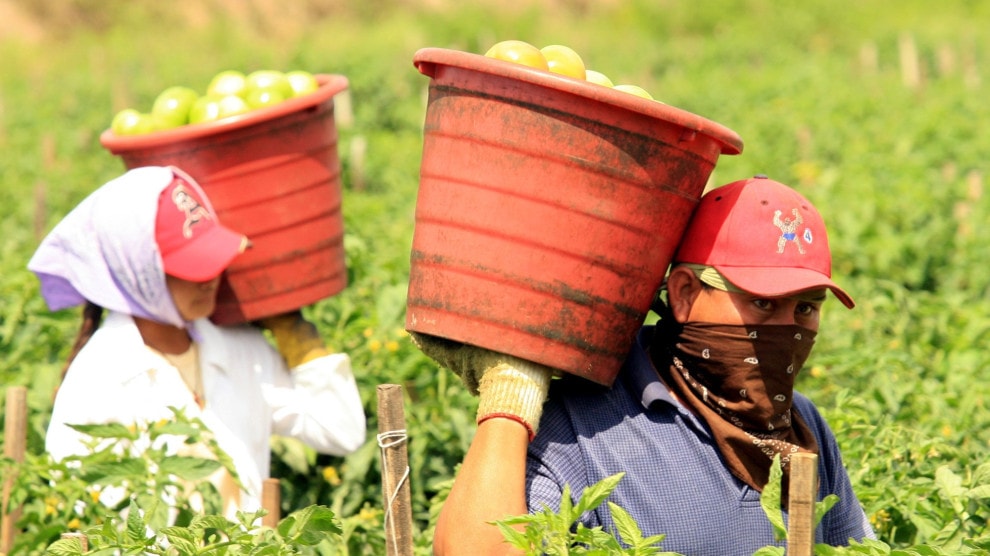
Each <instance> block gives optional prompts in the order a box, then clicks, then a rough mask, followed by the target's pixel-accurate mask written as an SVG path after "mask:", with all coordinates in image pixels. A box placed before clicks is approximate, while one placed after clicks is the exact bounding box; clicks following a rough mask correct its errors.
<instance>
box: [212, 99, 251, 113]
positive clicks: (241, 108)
mask: <svg viewBox="0 0 990 556" xmlns="http://www.w3.org/2000/svg"><path fill="white" fill-rule="evenodd" d="M217 103H218V104H219V105H220V116H219V117H220V118H229V117H230V116H237V115H238V114H243V113H245V112H248V111H250V110H251V107H250V106H248V103H247V101H245V100H244V99H243V98H241V97H239V96H237V95H226V96H223V97H220V100H219V101H217Z"/></svg>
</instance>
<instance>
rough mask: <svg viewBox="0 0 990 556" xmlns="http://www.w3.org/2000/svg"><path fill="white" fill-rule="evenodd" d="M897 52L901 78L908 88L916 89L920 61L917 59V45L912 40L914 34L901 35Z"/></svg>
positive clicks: (919, 76) (919, 81)
mask: <svg viewBox="0 0 990 556" xmlns="http://www.w3.org/2000/svg"><path fill="white" fill-rule="evenodd" d="M898 52H899V53H900V59H901V80H902V81H903V82H904V85H905V86H906V87H907V88H908V89H911V90H916V89H918V88H919V87H921V62H920V60H919V59H918V46H917V45H916V44H915V42H914V36H912V35H908V34H905V35H901V39H900V41H899V42H898Z"/></svg>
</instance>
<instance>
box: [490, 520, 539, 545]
mask: <svg viewBox="0 0 990 556" xmlns="http://www.w3.org/2000/svg"><path fill="white" fill-rule="evenodd" d="M517 523H518V522H517ZM495 525H496V526H498V530H499V531H501V532H502V537H503V538H505V540H506V542H508V543H509V544H511V545H512V546H513V547H515V548H518V549H520V550H527V549H529V548H531V546H530V543H529V540H528V539H527V537H526V535H525V534H524V533H523V532H521V531H519V530H517V529H516V528H514V527H512V525H510V524H509V522H508V520H506V521H498V522H496V523H495Z"/></svg>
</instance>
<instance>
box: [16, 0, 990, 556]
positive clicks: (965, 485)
mask: <svg viewBox="0 0 990 556" xmlns="http://www.w3.org/2000/svg"><path fill="white" fill-rule="evenodd" d="M192 4H196V5H197V7H193V6H189V7H186V8H184V9H179V6H178V5H175V6H173V5H172V4H169V3H164V4H163V3H155V2H149V1H147V0H141V1H128V2H124V1H120V0H114V1H113V2H111V7H109V8H108V7H107V5H106V3H105V2H95V1H93V0H66V1H61V0H45V1H42V2H34V1H27V0H15V2H13V3H11V5H12V6H14V7H18V8H22V9H23V10H24V11H26V12H27V14H28V16H29V17H32V18H34V17H43V18H45V19H42V20H33V19H32V20H30V21H29V23H31V22H37V21H40V22H41V25H40V27H41V28H42V32H41V35H42V36H41V37H40V38H37V39H35V38H34V36H33V35H31V34H30V33H29V32H28V31H30V30H31V27H32V26H31V25H17V24H10V23H8V21H16V20H15V19H11V18H8V17H5V18H4V21H2V22H0V58H2V59H3V64H0V148H2V149H3V156H0V176H3V186H2V187H0V206H3V215H4V218H2V219H0V238H2V239H0V261H3V265H4V267H3V271H4V272H3V273H2V275H3V278H2V280H0V297H2V299H3V301H4V302H3V304H2V305H0V354H2V357H0V384H4V385H15V384H17V385H27V386H28V387H29V395H28V406H29V416H28V417H29V422H28V443H27V444H28V455H27V458H26V462H27V463H26V465H27V466H28V467H26V468H25V471H24V472H23V475H25V476H28V477H31V478H32V480H33V482H35V483H38V484H50V483H52V482H53V481H54V480H55V479H58V487H59V488H63V489H65V490H64V493H61V494H59V495H58V496H60V497H61V498H58V499H57V500H55V499H53V501H55V502H56V503H54V504H52V508H53V509H54V512H53V513H51V514H48V513H46V508H47V506H46V505H45V503H44V502H45V498H44V494H42V493H40V492H38V496H39V497H34V498H31V499H30V501H28V500H27V499H26V498H25V497H24V496H23V495H20V496H21V497H20V498H18V499H17V500H18V501H24V502H25V514H24V516H25V518H26V519H28V520H29V522H26V523H27V525H26V527H28V530H27V531H26V532H25V534H24V535H21V536H19V537H18V539H19V540H20V539H22V538H24V539H25V542H29V544H30V545H31V546H32V547H34V548H35V549H37V547H39V546H43V545H44V543H45V542H48V541H50V540H51V539H52V538H55V537H56V536H57V535H58V533H60V532H64V531H68V530H72V529H73V527H69V526H68V525H69V524H70V523H73V522H72V519H80V521H83V520H82V519H81V517H80V516H79V515H77V514H75V513H73V511H72V510H71V508H70V507H69V506H70V505H69V504H68V503H67V501H68V500H86V499H87V498H86V497H87V496H88V494H87V491H86V490H85V488H86V486H87V485H85V484H84V482H83V481H82V479H81V478H79V477H75V478H72V479H71V480H64V481H63V480H62V479H63V478H64V477H68V476H70V475H71V474H72V473H74V471H73V470H71V469H69V468H65V469H64V470H63V469H60V468H58V467H57V466H52V467H49V466H48V463H43V459H44V456H43V454H44V441H43V439H44V433H45V429H46V426H47V420H48V416H49V414H50V411H51V402H52V395H53V392H54V390H55V388H56V386H57V384H58V381H59V374H60V371H61V368H62V365H63V362H64V358H65V355H66V354H67V352H68V350H69V347H70V345H71V343H72V340H73V338H74V336H75V333H76V328H77V326H78V313H77V312H76V311H62V312H59V313H50V312H48V311H47V309H46V307H45V306H44V303H43V301H42V300H41V299H40V297H39V296H38V291H37V287H38V286H37V281H36V280H35V278H34V277H33V276H32V275H30V273H28V272H27V271H26V269H25V265H26V263H27V260H28V258H29V257H30V255H31V253H32V252H33V250H34V247H35V246H36V245H37V242H38V241H39V240H40V239H41V237H42V235H43V234H44V232H45V231H46V230H47V229H49V228H50V227H51V226H52V225H53V224H54V223H55V222H56V221H57V220H58V219H60V218H61V216H62V215H64V214H65V213H66V212H67V211H68V210H69V209H70V208H71V207H72V206H74V205H75V204H76V203H78V202H79V201H80V200H81V199H82V198H83V197H84V196H85V195H86V194H87V193H88V192H89V191H91V190H92V189H94V188H95V187H96V186H97V185H99V184H101V183H104V182H105V181H107V180H109V179H110V178H112V177H115V176H116V175H118V174H119V173H120V172H121V171H122V169H123V166H122V164H121V163H120V161H119V160H117V159H116V158H114V157H113V156H111V155H109V154H108V153H107V152H106V151H105V150H104V149H103V148H102V147H101V146H100V145H99V142H98V136H99V133H100V132H101V131H102V130H103V129H105V128H106V127H107V126H108V125H109V121H110V118H111V116H112V114H113V113H114V112H115V111H116V110H118V109H120V108H123V107H125V106H128V105H137V104H145V105H147V104H148V103H150V101H151V100H152V99H153V97H154V95H155V94H156V93H157V92H158V91H160V90H161V89H162V88H164V87H165V86H167V85H172V84H187V85H190V86H194V87H197V88H199V87H202V86H203V85H205V82H206V80H207V79H208V78H209V77H210V76H211V75H213V74H214V73H216V72H217V71H219V70H221V69H226V68H239V69H242V70H246V71H247V70H252V69H258V68H261V67H269V68H284V69H293V68H302V69H308V70H311V71H314V72H324V73H340V74H343V75H346V76H347V78H348V80H349V83H350V86H349V95H348V100H349V101H350V110H349V111H348V112H346V113H345V110H343V109H342V105H341V104H340V103H338V106H337V108H338V110H337V118H338V127H339V144H338V148H339V152H340V155H341V162H342V165H343V174H342V176H343V180H344V186H345V190H344V205H343V206H344V218H345V230H346V237H345V247H346V251H347V257H348V261H347V262H348V272H349V276H348V277H349V286H348V288H347V289H346V290H345V291H344V292H342V293H341V294H340V295H338V296H336V297H334V298H333V299H329V300H324V301H322V302H320V303H317V304H315V305H314V306H312V307H308V308H307V309H306V314H307V317H309V318H311V319H312V320H313V321H314V322H316V323H317V325H318V327H319V328H320V330H321V332H322V333H323V335H324V337H325V338H327V340H328V342H329V343H330V345H331V346H334V347H336V348H338V349H342V350H345V351H347V352H348V353H350V354H351V356H352V359H353V362H354V368H355V369H356V371H357V374H358V381H359V386H360V387H361V391H362V395H363V399H364V404H365V409H366V412H367V414H368V416H369V431H374V430H375V427H376V425H377V422H376V418H375V414H376V405H375V396H374V392H375V387H376V386H377V385H378V384H381V383H397V384H401V385H402V386H403V387H404V390H405V392H406V406H405V407H406V419H407V424H406V429H407V431H408V432H409V438H410V442H409V460H410V467H411V476H410V485H411V487H412V495H413V513H414V519H415V524H416V527H417V533H418V534H417V540H416V542H417V550H418V551H421V552H423V553H428V552H429V543H430V531H431V527H432V523H433V521H434V519H435V511H436V507H437V505H438V504H439V502H440V501H441V500H442V499H443V496H444V493H445V489H446V488H449V484H450V480H451V478H452V477H453V474H454V470H455V469H456V465H457V463H458V462H460V461H461V459H462V458H463V455H464V453H465V451H466V449H467V446H468V445H469V443H470V440H471V438H472V436H473V431H474V424H473V423H474V410H475V408H476V404H477V401H476V399H474V398H472V397H471V396H470V395H468V394H467V393H466V392H465V390H464V388H463V387H462V386H461V385H460V383H459V382H458V381H457V379H456V377H454V375H452V374H451V373H449V372H447V371H445V370H442V369H439V368H437V366H436V365H435V364H433V363H432V362H431V361H429V360H427V359H426V358H425V357H424V356H423V355H422V354H421V353H420V352H419V351H418V350H417V349H416V348H415V347H414V346H412V344H411V343H410V342H409V341H408V338H407V337H406V336H405V334H404V332H403V330H402V329H403V327H404V322H403V318H404V304H405V299H404V296H405V288H406V285H407V278H408V270H409V251H410V246H411V239H412V230H413V218H414V211H415V201H416V187H417V184H418V172H419V157H420V154H421V147H422V145H421V138H422V129H421V125H422V121H423V116H424V108H425V94H424V93H425V89H426V86H427V84H428V80H427V79H426V78H425V77H424V76H422V75H421V74H419V72H417V71H416V70H415V68H413V66H412V63H411V60H412V55H413V53H414V52H415V51H416V49H418V48H421V47H426V46H441V47H450V48H458V49H464V50H470V51H474V52H479V51H482V50H483V49H485V48H486V47H487V46H489V45H491V44H493V43H494V42H495V41H496V40H500V39H505V38H520V39H523V40H528V41H530V42H533V43H535V44H550V43H562V44H568V45H570V46H572V47H574V48H575V49H577V50H578V51H579V52H580V53H581V54H582V55H583V56H584V58H585V61H586V62H587V63H588V65H589V67H592V68H595V69H599V70H601V71H605V72H606V73H608V74H609V75H610V76H612V77H613V78H615V79H617V80H621V81H625V82H634V83H638V84H640V85H642V86H644V87H645V88H646V89H648V90H650V91H651V92H653V93H654V94H655V95H656V96H657V97H658V98H660V99H662V100H664V101H665V102H667V103H669V104H672V105H674V106H677V107H680V108H684V109H686V110H689V111H692V112H694V113H696V114H700V115H702V116H705V117H707V118H710V119H712V120H714V121H716V122H719V123H722V124H724V125H726V126H728V127H730V128H731V129H733V130H735V131H737V132H738V133H739V134H740V136H741V137H742V138H743V140H744V141H745V144H746V146H745V150H744V152H743V154H741V155H739V156H734V157H722V158H721V159H720V160H719V163H718V166H717V168H716V170H715V172H714V175H713V177H712V184H713V185H714V184H718V183H724V182H727V181H730V180H733V179H737V178H739V177H744V176H747V175H752V174H755V173H760V172H762V173H767V174H769V175H770V176H772V177H774V178H776V179H779V180H781V181H784V182H787V183H791V184H792V185H794V186H795V187H797V188H799V189H800V190H801V191H802V192H803V193H804V194H805V195H806V196H808V197H809V198H810V199H811V200H812V201H813V202H814V203H815V204H816V206H818V208H819V209H820V210H821V212H822V213H823V214H824V215H825V217H826V221H827V222H828V223H829V227H830V238H829V239H830V244H831V246H832V250H833V267H834V271H833V274H834V276H835V278H836V280H837V281H838V282H839V283H841V284H843V286H844V287H846V289H847V290H848V291H850V293H851V294H852V295H853V297H854V298H855V299H856V301H857V307H856V309H855V310H853V311H845V310H844V309H843V308H841V307H839V306H838V305H837V304H835V305H834V306H833V304H832V303H831V302H830V303H828V304H827V306H826V308H825V311H824V312H823V315H822V333H821V334H820V335H819V337H818V346H817V347H816V349H815V352H814V353H813V355H812V358H811V359H810V360H809V363H808V366H807V368H806V370H805V372H803V373H802V376H801V377H799V384H798V386H799V389H800V390H801V391H802V392H804V393H805V394H807V395H809V396H810V397H811V398H812V399H813V400H815V401H816V402H817V403H818V404H819V405H820V407H822V409H823V411H824V412H825V414H826V417H827V418H828V420H829V422H830V423H831V424H832V426H833V428H834V429H835V432H836V436H837V438H838V441H839V443H840V446H841V447H842V449H843V453H844V456H845V464H846V466H847V468H848V469H849V472H850V475H851V477H852V480H853V484H854V487H855V489H856V491H857V493H858V495H859V497H860V500H861V502H862V503H863V505H864V507H865V509H866V511H867V515H868V516H869V517H870V520H871V522H872V523H873V525H874V527H875V529H876V531H877V533H878V535H879V537H880V539H881V540H880V541H867V542H864V543H863V545H862V546H858V547H855V548H856V549H857V550H859V552H855V553H858V554H888V553H891V554H921V553H928V554H940V553H954V554H960V553H961V554H966V553H972V554H975V553H978V552H977V551H978V550H981V549H986V548H987V541H986V540H985V535H986V533H985V529H986V519H987V516H988V514H987V500H986V498H985V496H984V493H983V491H984V489H985V488H986V485H987V484H990V481H988V480H987V477H986V472H985V470H984V469H983V467H982V466H983V464H984V462H986V460H987V459H988V458H987V452H988V449H987V447H988V446H990V411H988V408H987V405H988V395H990V386H988V381H987V380H986V374H987V370H988V369H990V351H988V350H987V349H986V348H985V346H986V345H987V343H988V340H990V266H988V265H987V264H986V261H987V260H988V259H990V242H988V241H986V233H985V229H984V223H985V222H987V221H990V203H988V202H987V199H988V193H987V185H986V179H987V175H990V164H988V162H987V157H986V156H985V153H986V152H988V151H990V136H988V135H987V134H986V133H985V132H984V130H983V127H982V124H983V122H986V121H988V120H990V104H988V103H986V102H985V100H984V99H985V98H986V97H987V90H986V88H987V82H988V76H987V74H986V71H987V70H986V65H985V64H984V63H983V61H984V60H983V59H984V53H985V52H988V51H990V36H988V35H987V33H986V32H985V29H984V28H985V22H986V21H987V20H988V18H990V3H985V2H973V1H960V2H948V3H938V4H937V5H936V3H932V2H928V1H926V0H882V1H876V2H847V1H840V2H838V3H836V2H835V1H827V0H802V1H796V0H782V1H777V0H713V1H710V2H709V1H706V2H678V1H675V0H634V1H629V2H559V3H535V4H526V5H515V4H511V3H505V2H501V3H495V2H471V3H460V4H458V3H455V2H439V3H437V2H431V3H410V2H395V1H390V0H376V1H375V2H370V3H369V2H365V3H341V2H333V1H329V0H327V1H324V0H304V1H300V2H288V3H279V2H274V1H269V0H252V1H251V2H242V3H237V2H219V3H218V2H206V3H192ZM358 4H360V6H359V5H358ZM461 4H465V5H461ZM272 6H274V9H275V11H274V12H271V11H270V10H271V9H272ZM266 10H269V11H266ZM279 10H282V11H279ZM268 13H278V14H279V15H278V17H266V14H268ZM286 14H288V15H286ZM768 30H770V31H768ZM22 33H23V34H24V38H23V39H19V38H18V37H19V36H20V35H21V34H22ZM911 52H913V53H915V57H914V59H913V60H912V59H911V57H910V53H911ZM912 62H916V66H915V67H916V69H917V70H918V73H917V75H918V79H917V81H916V82H913V83H912V82H911V81H910V80H909V77H910V75H909V71H908V70H909V69H910V68H911V63H912ZM0 403H3V402H2V401H0ZM0 418H2V417H0ZM369 436H373V434H372V435H369ZM58 473H61V474H58ZM273 475H274V476H277V477H279V478H280V479H281V481H282V487H283V510H284V512H283V513H288V512H289V511H292V510H296V509H299V508H304V507H308V506H310V505H321V506H326V507H328V508H330V509H331V510H332V511H333V512H334V514H335V515H337V516H341V519H340V523H341V526H342V530H343V534H342V538H344V539H347V541H346V542H347V543H348V546H350V547H351V548H350V549H349V550H350V552H348V553H349V554H363V553H367V554H377V553H381V550H380V548H381V546H382V545H381V544H380V542H381V536H380V527H379V525H380V522H381V510H380V508H381V507H382V502H381V487H380V482H381V481H380V474H379V471H378V461H377V446H376V445H375V444H374V442H371V441H369V443H368V445H367V446H365V447H364V448H362V449H361V450H359V451H358V452H357V453H355V454H352V455H350V456H348V457H346V458H338V457H331V456H323V455H318V454H315V453H314V452H312V450H310V449H308V448H306V447H303V446H301V445H298V444H297V443H294V442H291V441H281V440H280V441H277V442H276V443H275V444H274V458H273ZM4 476H6V475H4ZM22 492H23V491H22ZM87 507H88V506H87ZM142 507H143V506H142ZM124 509H125V508H124V507H121V508H116V509H115V510H114V511H116V510H124ZM87 511H89V510H87ZM83 517H86V519H85V521H84V522H83V523H82V525H85V526H87V527H88V526H91V525H98V524H102V523H103V522H104V521H105V517H104V516H101V515H96V514H92V515H90V514H86V515H85V516H83ZM30 520H34V521H30ZM376 535H377V536H376ZM369 539H370V540H369ZM376 539H377V540H376ZM375 543H378V544H375ZM935 545H938V546H939V548H934V546H935ZM926 546H927V547H932V548H925V549H924V550H929V552H919V551H921V550H922V549H921V548H910V547H926ZM888 548H889V550H888ZM850 550H853V548H852V547H851V548H850ZM884 550H888V551H887V552H884ZM898 550H902V552H896V551H898ZM912 550H914V552H911V551H912ZM932 550H942V551H943V552H932ZM871 551H872V552H871ZM967 551H969V552H967Z"/></svg>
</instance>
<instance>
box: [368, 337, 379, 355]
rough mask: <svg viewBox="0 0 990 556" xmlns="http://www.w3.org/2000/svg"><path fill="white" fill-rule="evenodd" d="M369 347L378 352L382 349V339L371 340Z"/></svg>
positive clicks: (372, 351) (373, 351)
mask: <svg viewBox="0 0 990 556" xmlns="http://www.w3.org/2000/svg"><path fill="white" fill-rule="evenodd" d="M368 349H369V350H370V351H371V353H378V352H379V351H380V350H381V349H382V341H381V340H371V341H370V342H368Z"/></svg>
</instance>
